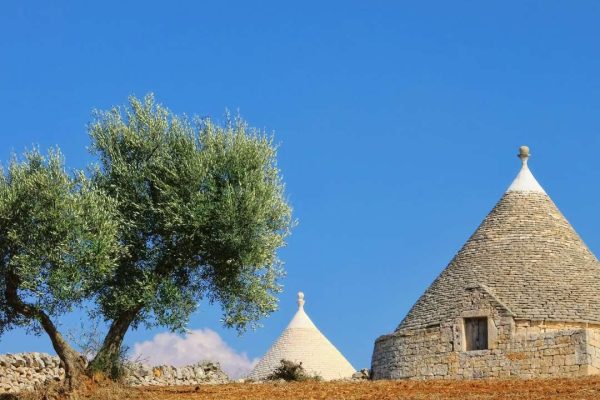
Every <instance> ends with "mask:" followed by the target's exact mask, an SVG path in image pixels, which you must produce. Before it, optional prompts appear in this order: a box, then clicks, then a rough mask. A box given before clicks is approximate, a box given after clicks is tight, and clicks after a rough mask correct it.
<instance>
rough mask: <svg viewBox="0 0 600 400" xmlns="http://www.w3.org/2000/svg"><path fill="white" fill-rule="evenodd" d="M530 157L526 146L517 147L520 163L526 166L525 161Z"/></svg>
mask: <svg viewBox="0 0 600 400" xmlns="http://www.w3.org/2000/svg"><path fill="white" fill-rule="evenodd" d="M530 155H531V154H529V147H527V146H521V147H519V155H518V156H517V157H519V158H520V159H521V161H522V162H523V165H525V164H527V160H528V159H529V156H530Z"/></svg>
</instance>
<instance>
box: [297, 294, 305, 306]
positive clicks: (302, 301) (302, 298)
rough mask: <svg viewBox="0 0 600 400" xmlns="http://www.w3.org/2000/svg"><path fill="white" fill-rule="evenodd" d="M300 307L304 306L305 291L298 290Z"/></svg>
mask: <svg viewBox="0 0 600 400" xmlns="http://www.w3.org/2000/svg"><path fill="white" fill-rule="evenodd" d="M298 308H304V293H302V292H298Z"/></svg>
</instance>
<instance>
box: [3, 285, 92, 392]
mask: <svg viewBox="0 0 600 400" xmlns="http://www.w3.org/2000/svg"><path fill="white" fill-rule="evenodd" d="M17 288H18V279H17V277H16V276H14V275H10V274H9V276H8V279H7V280H6V287H5V292H4V294H5V298H6V301H7V303H8V305H9V306H10V307H12V308H13V309H14V311H15V312H17V313H18V314H21V315H23V316H24V317H27V318H30V319H35V320H37V321H38V322H39V323H40V325H41V326H42V328H43V329H44V331H45V332H46V333H47V334H48V336H49V337H50V341H51V342H52V347H53V348H54V351H56V354H57V355H58V357H59V358H60V361H61V362H62V364H63V367H64V369H65V387H66V389H67V390H68V391H72V390H74V389H75V388H76V387H77V386H78V384H79V378H80V377H81V374H82V373H83V372H84V371H85V358H83V357H82V356H81V354H79V353H78V352H77V351H76V350H75V349H73V348H72V347H71V346H70V345H69V343H67V341H66V340H65V339H64V338H63V336H62V335H61V334H60V332H59V331H58V329H56V325H54V323H53V322H52V320H51V319H50V317H49V316H48V314H46V313H45V312H44V311H42V310H40V309H39V308H37V307H35V306H32V305H30V304H27V303H25V302H23V300H21V298H20V297H19V294H18V290H17Z"/></svg>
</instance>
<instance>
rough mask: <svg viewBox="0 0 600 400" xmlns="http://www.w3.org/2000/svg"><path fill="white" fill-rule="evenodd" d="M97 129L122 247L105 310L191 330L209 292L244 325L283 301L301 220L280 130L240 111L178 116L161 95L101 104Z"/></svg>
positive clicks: (97, 175) (231, 320)
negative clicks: (280, 149) (292, 235)
mask: <svg viewBox="0 0 600 400" xmlns="http://www.w3.org/2000/svg"><path fill="white" fill-rule="evenodd" d="M90 135H91V138H92V143H93V144H92V151H93V153H94V154H95V155H97V156H98V159H99V165H98V167H97V168H96V170H95V172H94V175H93V181H94V183H95V184H96V185H98V186H99V187H101V188H102V189H103V190H105V191H106V193H108V194H109V195H110V196H111V197H112V198H113V199H115V201H116V202H117V208H118V213H119V220H120V221H121V223H120V225H119V227H120V231H119V239H120V243H121V245H122V246H123V248H124V251H123V252H122V253H121V257H120V259H119V262H118V268H117V271H116V273H115V275H114V277H113V279H112V280H111V281H109V282H108V284H107V285H106V286H105V287H104V288H103V290H102V293H101V296H100V309H101V312H102V314H103V315H104V316H105V318H106V319H108V320H115V319H118V318H119V317H121V316H123V315H124V314H127V313H130V314H135V318H133V320H132V324H133V325H134V326H137V325H138V324H140V323H144V324H146V325H148V326H152V325H163V326H168V327H170V328H171V329H173V330H182V329H184V328H185V326H186V323H187V320H188V317H189V315H190V314H191V313H192V312H193V311H194V310H195V309H196V307H197V304H198V302H199V301H200V300H202V299H207V300H208V301H210V302H218V303H219V304H221V306H222V308H223V314H224V315H223V323H224V324H225V325H226V326H228V327H235V328H237V329H239V330H240V331H241V330H243V329H244V328H246V327H247V326H249V325H250V326H253V325H254V324H255V323H256V321H257V320H258V319H260V318H262V317H263V316H265V315H268V314H269V313H271V312H272V311H274V310H275V309H276V306H277V299H276V297H275V294H276V293H278V292H279V290H280V286H279V284H278V279H279V278H280V277H281V276H282V275H283V269H282V267H281V262H280V261H279V259H278V258H277V254H276V251H277V249H278V248H280V247H281V246H283V245H284V240H285V237H286V236H287V235H288V234H289V232H290V229H291V227H292V225H293V223H292V219H291V209H290V207H289V205H288V204H287V202H286V199H285V198H284V185H283V183H282V180H281V176H280V172H279V169H278V168H277V165H276V148H275V146H274V145H273V142H272V139H271V138H270V137H267V136H266V135H264V134H263V133H261V132H258V131H256V130H254V129H251V128H248V126H247V125H246V123H244V122H243V121H242V120H241V119H239V118H236V119H234V120H228V121H227V123H226V125H225V126H218V125H215V124H213V123H212V122H211V121H209V120H195V121H194V120H190V119H188V118H185V117H179V116H176V115H174V114H172V113H171V112H170V111H169V110H167V109H165V108H164V107H162V106H160V105H158V104H156V103H155V101H154V98H153V97H152V96H151V95H149V96H146V97H145V98H144V99H143V100H139V99H136V98H134V97H132V98H130V102H129V106H128V107H125V108H123V109H121V108H114V109H112V110H110V111H108V112H98V113H96V117H95V120H94V122H93V123H92V124H91V126H90Z"/></svg>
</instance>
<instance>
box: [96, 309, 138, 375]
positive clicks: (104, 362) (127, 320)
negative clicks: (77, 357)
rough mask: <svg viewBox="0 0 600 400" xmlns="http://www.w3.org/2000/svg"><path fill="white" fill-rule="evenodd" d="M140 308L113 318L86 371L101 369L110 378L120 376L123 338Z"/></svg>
mask: <svg viewBox="0 0 600 400" xmlns="http://www.w3.org/2000/svg"><path fill="white" fill-rule="evenodd" d="M140 310H141V307H138V308H136V309H133V310H129V311H126V312H124V313H122V314H121V315H119V316H118V317H117V318H116V319H114V320H113V322H112V323H111V325H110V328H109V330H108V332H107V334H106V337H105V338H104V341H103V343H102V347H101V348H100V350H99V351H98V353H97V354H96V356H95V357H94V359H93V360H92V362H91V363H90V364H89V366H88V372H95V371H101V372H103V373H104V374H106V375H107V376H109V377H111V378H112V379H117V378H119V377H120V375H121V374H122V370H121V367H122V366H121V363H122V360H121V346H122V345H123V339H124V338H125V334H126V333H127V331H128V330H129V327H130V326H131V324H132V323H133V321H134V319H135V317H136V316H137V315H138V313H139V311H140Z"/></svg>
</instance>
